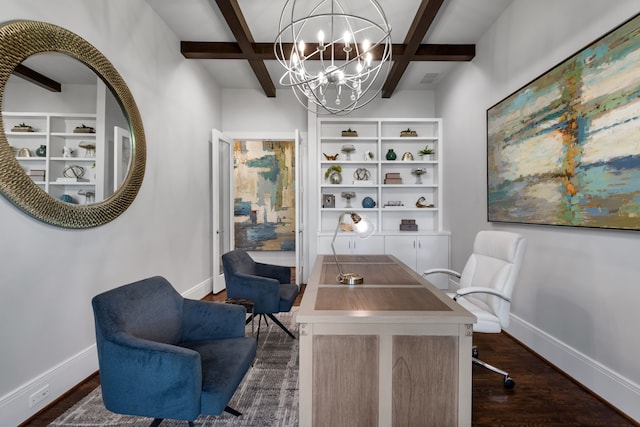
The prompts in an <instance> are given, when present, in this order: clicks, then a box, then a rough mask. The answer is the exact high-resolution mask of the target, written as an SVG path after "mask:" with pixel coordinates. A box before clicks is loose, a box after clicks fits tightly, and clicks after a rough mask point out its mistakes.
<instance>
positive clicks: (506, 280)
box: [460, 230, 525, 332]
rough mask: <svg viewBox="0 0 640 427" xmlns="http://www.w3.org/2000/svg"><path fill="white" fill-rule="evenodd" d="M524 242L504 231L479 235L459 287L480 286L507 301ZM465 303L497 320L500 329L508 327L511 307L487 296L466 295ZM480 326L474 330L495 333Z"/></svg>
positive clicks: (516, 274)
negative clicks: (471, 303)
mask: <svg viewBox="0 0 640 427" xmlns="http://www.w3.org/2000/svg"><path fill="white" fill-rule="evenodd" d="M524 247H525V238H524V237H523V236H521V235H520V234H516V233H511V232H508V231H493V230H485V231H480V232H479V233H478V234H477V236H476V239H475V242H474V244H473V253H472V254H471V256H470V257H469V260H468V261H467V263H466V265H465V267H464V269H463V270H462V274H461V277H460V287H461V288H465V287H471V286H480V287H487V288H493V289H495V290H497V291H499V292H501V293H503V294H504V295H506V296H507V297H508V298H511V294H512V293H513V287H514V284H515V282H516V278H517V277H518V273H519V271H520V265H521V264H522V257H523V254H524ZM466 298H468V299H469V300H471V301H473V302H474V303H476V304H478V305H481V306H485V308H487V309H489V311H491V312H493V313H494V314H495V315H496V316H497V317H498V319H499V320H500V325H501V327H502V328H506V327H508V326H509V312H510V309H511V307H510V306H511V303H510V302H509V301H505V300H503V299H502V298H498V297H496V296H493V295H488V294H473V295H469V296H468V297H466ZM482 324H483V323H482V322H478V324H476V326H474V330H475V331H478V332H499V331H500V330H499V329H498V330H497V331H496V330H494V329H495V328H493V327H491V326H488V328H490V329H491V330H482V328H483V326H482Z"/></svg>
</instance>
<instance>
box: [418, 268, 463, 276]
mask: <svg viewBox="0 0 640 427" xmlns="http://www.w3.org/2000/svg"><path fill="white" fill-rule="evenodd" d="M434 273H444V274H448V275H450V276H455V277H457V278H458V279H459V278H460V276H461V275H460V273H458V272H457V271H454V270H449V269H448V268H430V269H429V270H425V271H424V273H422V277H425V276H426V275H428V274H434Z"/></svg>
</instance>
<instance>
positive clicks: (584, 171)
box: [487, 15, 640, 230]
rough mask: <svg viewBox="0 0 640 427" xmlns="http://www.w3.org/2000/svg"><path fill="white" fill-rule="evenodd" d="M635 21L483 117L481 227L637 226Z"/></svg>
mask: <svg viewBox="0 0 640 427" xmlns="http://www.w3.org/2000/svg"><path fill="white" fill-rule="evenodd" d="M639 64H640V15H638V16H636V17H634V18H633V19H631V20H629V21H627V22H626V23H624V24H623V25H621V26H620V27H618V28H616V29H615V30H613V31H612V32H610V33H609V34H607V35H605V36H604V37H602V38H601V39H599V40H597V41H595V42H594V43H592V44H591V45H589V46H587V47H586V48H584V49H583V50H581V51H580V52H578V53H576V54H575V55H573V56H572V57H570V58H568V59H567V60H565V61H564V62H562V63H561V64H559V65H557V66H556V67H554V68H553V69H551V70H550V71H548V72H547V73H545V74H544V75H542V76H540V77H538V78H537V79H536V80H534V81H532V82H531V83H529V84H527V85H526V86H524V87H523V88H522V89H520V90H518V91H517V92H515V93H513V94H512V95H510V96H509V97H507V98H506V99H504V100H502V101H500V102H499V103H498V104H496V105H494V106H493V107H490V108H489V109H488V110H487V132H488V136H487V155H488V157H487V172H488V220H489V221H497V222H514V223H529V224H551V225H567V226H580V227H599V228H616V229H633V230H637V229H640V66H639Z"/></svg>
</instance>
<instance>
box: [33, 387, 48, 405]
mask: <svg viewBox="0 0 640 427" xmlns="http://www.w3.org/2000/svg"><path fill="white" fill-rule="evenodd" d="M50 393H51V390H49V384H47V385H45V386H44V387H42V388H41V389H40V390H38V391H36V392H35V393H33V394H32V395H31V396H29V408H33V407H34V406H35V405H37V404H38V403H39V402H41V401H42V400H43V399H45V398H47V397H48V396H49V394H50Z"/></svg>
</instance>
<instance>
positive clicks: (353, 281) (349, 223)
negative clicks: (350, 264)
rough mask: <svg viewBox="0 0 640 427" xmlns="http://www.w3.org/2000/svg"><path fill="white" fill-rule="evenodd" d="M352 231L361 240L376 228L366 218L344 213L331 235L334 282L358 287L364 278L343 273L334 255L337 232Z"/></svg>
mask: <svg viewBox="0 0 640 427" xmlns="http://www.w3.org/2000/svg"><path fill="white" fill-rule="evenodd" d="M341 228H342V229H343V230H344V231H353V232H355V233H356V235H357V236H358V237H360V238H361V239H366V238H367V237H369V236H371V235H372V234H373V233H374V232H375V231H376V226H375V224H374V223H373V222H371V220H369V219H368V218H366V217H364V216H361V215H359V214H357V213H355V212H345V213H343V214H340V218H338V226H337V227H336V231H335V233H333V240H331V250H332V251H333V259H334V260H335V261H336V266H337V267H338V277H336V280H337V281H338V283H342V284H345V285H359V284H361V283H363V282H364V278H363V277H362V276H360V275H359V274H357V273H343V272H342V268H341V267H340V263H339V262H338V256H337V255H336V248H335V247H334V243H335V241H336V237H337V236H338V230H340V229H341Z"/></svg>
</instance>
